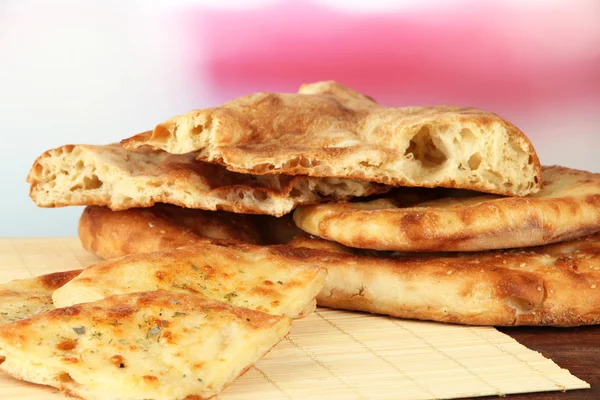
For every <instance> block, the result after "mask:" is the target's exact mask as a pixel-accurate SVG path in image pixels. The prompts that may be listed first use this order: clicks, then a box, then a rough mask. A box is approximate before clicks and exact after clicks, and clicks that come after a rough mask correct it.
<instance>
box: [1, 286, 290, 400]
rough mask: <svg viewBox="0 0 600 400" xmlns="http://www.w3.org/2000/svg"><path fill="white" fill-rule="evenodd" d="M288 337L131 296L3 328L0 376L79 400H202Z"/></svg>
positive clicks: (182, 299) (170, 297)
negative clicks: (48, 387)
mask: <svg viewBox="0 0 600 400" xmlns="http://www.w3.org/2000/svg"><path fill="white" fill-rule="evenodd" d="M290 328H291V320H290V319H289V318H287V317H281V316H274V315H269V314H265V313H261V312H258V311H252V310H248V309H244V308H238V307H233V306H231V305H228V304H224V303H221V302H218V301H215V300H210V299H206V298H203V297H201V296H197V295H190V294H185V293H174V292H166V291H158V292H145V293H130V294H126V295H121V296H114V297H110V298H107V299H104V300H100V301H97V302H95V303H87V304H79V305H76V306H73V307H68V308H60V309H56V310H52V311H49V312H47V313H44V314H37V315H35V316H33V317H31V318H27V319H24V320H20V321H17V322H13V323H11V324H8V325H4V326H3V327H2V329H1V330H0V369H1V370H2V371H4V372H6V373H8V374H9V375H12V376H14V377H16V378H18V379H23V380H26V381H30V382H34V383H39V384H43V385H49V386H53V387H56V388H58V389H60V390H61V391H63V392H66V393H67V394H69V395H71V396H77V397H81V398H85V399H94V400H96V399H98V400H99V399H103V400H104V399H114V400H133V399H140V400H141V399H165V400H169V399H173V400H175V399H187V400H194V399H208V398H210V397H212V396H215V395H217V394H218V393H219V392H221V391H222V390H223V388H224V387H225V386H226V385H228V384H230V383H231V382H232V381H233V380H234V379H235V378H236V377H238V376H239V375H241V374H243V373H244V372H245V371H246V370H247V369H248V368H249V367H250V366H251V365H252V364H254V363H255V362H256V361H258V360H259V359H260V358H261V357H262V356H263V355H264V354H266V353H267V352H268V351H269V350H270V349H271V348H272V347H273V346H274V345H275V344H277V343H278V342H279V341H280V340H281V339H283V338H284V337H285V335H286V334H287V333H288V332H289V331H290Z"/></svg>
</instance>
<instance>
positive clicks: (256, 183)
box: [27, 144, 388, 216]
mask: <svg viewBox="0 0 600 400" xmlns="http://www.w3.org/2000/svg"><path fill="white" fill-rule="evenodd" d="M27 182H29V184H30V185H31V188H30V192H29V194H30V196H31V198H32V199H33V200H34V201H35V203H36V204H37V205H38V206H40V207H60V206H70V205H96V206H107V207H110V208H111V209H112V210H125V209H128V208H133V207H150V206H152V205H154V203H158V202H160V203H168V204H175V205H178V206H181V207H187V208H200V209H204V210H226V211H232V212H237V213H248V214H272V215H276V216H280V215H283V214H286V213H288V212H289V211H291V210H292V209H293V208H294V207H295V206H297V205H298V204H307V203H312V202H318V201H322V200H323V199H324V198H327V197H332V198H337V199H342V198H348V197H352V196H364V195H369V194H372V193H377V192H383V191H387V190H388V189H387V188H386V187H384V186H383V185H376V184H370V183H367V182H361V181H353V180H347V179H335V178H327V179H319V178H307V177H300V176H298V177H290V176H285V175H269V176H250V175H244V174H238V173H235V172H229V171H227V170H226V169H225V168H223V167H221V166H219V165H214V164H207V163H202V162H198V161H196V160H195V155H194V154H183V155H171V154H167V153H165V152H162V151H152V150H148V149H141V150H140V151H139V152H131V151H127V150H125V149H123V148H122V147H121V146H119V145H118V144H112V145H106V146H93V145H67V146H62V147H60V148H57V149H53V150H50V151H47V152H46V153H44V154H43V155H41V156H40V157H39V158H38V159H37V160H36V161H35V163H34V165H33V167H32V168H31V171H30V172H29V176H28V177H27Z"/></svg>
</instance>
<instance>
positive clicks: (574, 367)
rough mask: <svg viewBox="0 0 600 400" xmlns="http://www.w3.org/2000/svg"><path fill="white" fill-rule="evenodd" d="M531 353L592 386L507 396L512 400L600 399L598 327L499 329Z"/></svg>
mask: <svg viewBox="0 0 600 400" xmlns="http://www.w3.org/2000/svg"><path fill="white" fill-rule="evenodd" d="M499 330H500V331H502V332H504V333H506V334H508V335H510V336H512V337H513V338H514V339H516V340H517V341H518V342H520V343H521V344H523V345H525V346H527V347H529V348H530V349H533V350H536V351H539V352H540V353H542V354H543V355H544V356H545V357H548V358H550V359H552V360H554V362H556V363H557V364H558V365H559V366H561V367H562V368H566V369H568V370H569V371H571V373H572V374H573V375H575V376H577V377H578V378H581V379H583V380H584V381H586V382H588V383H589V384H590V385H591V387H592V388H591V389H587V390H575V391H569V392H565V393H561V392H551V393H534V394H526V395H510V396H507V398H509V399H511V400H513V399H514V400H575V399H577V400H599V399H600V326H584V327H578V328H564V329H560V328H546V327H544V328H530V327H527V328H502V329H499Z"/></svg>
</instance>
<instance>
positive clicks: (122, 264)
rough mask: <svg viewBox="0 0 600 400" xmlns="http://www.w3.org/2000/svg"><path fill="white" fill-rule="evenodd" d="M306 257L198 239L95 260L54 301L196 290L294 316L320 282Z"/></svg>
mask: <svg viewBox="0 0 600 400" xmlns="http://www.w3.org/2000/svg"><path fill="white" fill-rule="evenodd" d="M311 261H312V260H307V261H304V260H302V259H289V258H287V257H284V256H278V255H274V254H272V253H271V252H269V251H268V249H267V248H263V247H260V246H253V245H243V244H236V243H226V242H219V243H212V244H211V243H198V244H196V245H193V246H188V247H182V248H179V249H175V250H165V251H158V252H154V253H143V254H134V255H130V256H125V257H121V258H117V259H113V260H108V261H103V262H99V263H97V264H94V265H92V266H90V267H88V268H86V269H85V271H83V273H82V274H81V275H79V276H78V277H77V278H76V279H74V280H72V281H71V282H69V283H68V284H67V285H65V286H63V287H62V288H60V289H59V290H57V291H56V292H54V294H53V296H52V299H53V301H54V305H55V306H56V307H66V306H70V305H73V304H77V303H83V302H90V301H96V300H99V299H102V298H105V297H109V296H113V295H115V294H122V293H128V292H143V291H151V290H174V291H179V292H185V293H200V294H203V295H205V296H207V297H210V298H214V299H217V300H220V301H224V302H226V303H229V304H232V305H235V306H238V307H246V308H251V309H255V310H259V311H264V312H268V313H270V314H277V315H287V316H289V317H292V318H298V317H302V316H305V315H307V314H309V313H311V312H312V311H313V310H314V308H315V297H316V296H317V293H319V291H320V290H321V289H322V288H323V286H324V284H325V276H326V274H327V272H326V270H325V269H324V268H320V267H316V266H314V265H313V264H312V263H311Z"/></svg>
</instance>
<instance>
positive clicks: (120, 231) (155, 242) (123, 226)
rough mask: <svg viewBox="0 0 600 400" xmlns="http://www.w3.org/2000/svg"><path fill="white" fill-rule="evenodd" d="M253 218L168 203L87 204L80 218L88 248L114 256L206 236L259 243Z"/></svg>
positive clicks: (193, 241)
mask: <svg viewBox="0 0 600 400" xmlns="http://www.w3.org/2000/svg"><path fill="white" fill-rule="evenodd" d="M253 217H254V216H250V215H244V214H235V213H228V212H223V211H204V210H193V209H188V208H182V207H177V206H171V205H167V204H156V205H154V206H152V207H149V208H130V209H129V210H123V211H112V210H111V209H110V208H108V207H99V206H88V207H86V208H85V209H84V211H83V213H82V214H81V217H80V218H79V230H78V231H79V239H80V240H81V244H82V245H83V247H84V248H85V249H86V250H88V251H90V252H92V253H94V254H95V255H97V256H98V257H102V258H114V257H121V256H124V255H127V254H136V253H147V252H151V251H156V250H163V249H169V248H175V247H182V246H188V245H191V244H194V243H198V242H202V241H206V240H207V239H223V240H231V241H238V242H244V243H252V244H258V243H259V242H261V240H262V239H261V233H260V231H259V227H258V226H257V223H256V221H255V218H253ZM265 218H272V217H265ZM273 218H274V217H273Z"/></svg>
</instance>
